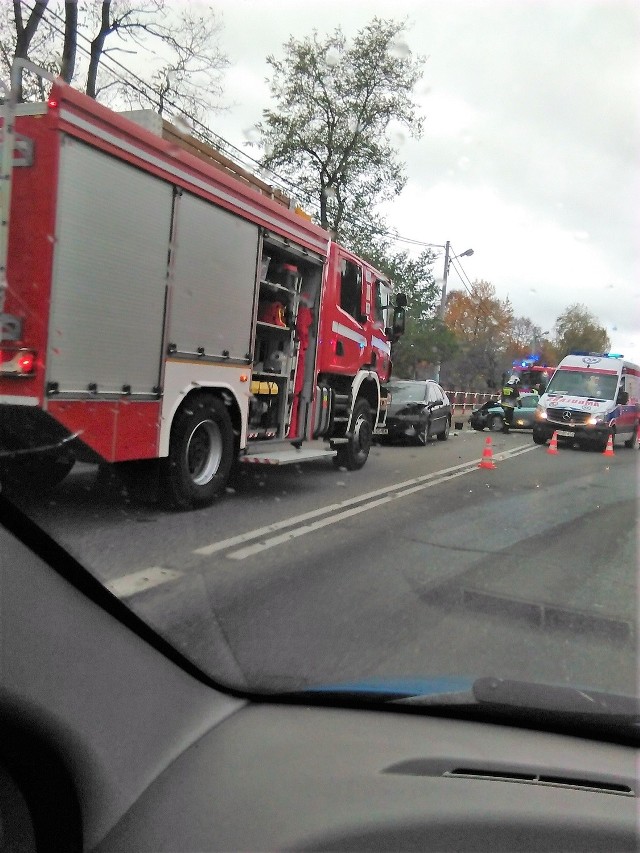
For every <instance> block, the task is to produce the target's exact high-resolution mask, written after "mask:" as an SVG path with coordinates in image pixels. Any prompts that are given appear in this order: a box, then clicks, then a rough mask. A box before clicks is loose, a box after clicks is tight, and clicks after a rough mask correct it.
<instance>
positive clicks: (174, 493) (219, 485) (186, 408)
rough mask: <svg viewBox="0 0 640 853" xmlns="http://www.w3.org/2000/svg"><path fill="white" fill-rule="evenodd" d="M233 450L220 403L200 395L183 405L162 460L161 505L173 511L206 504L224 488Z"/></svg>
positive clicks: (226, 414) (227, 418)
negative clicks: (167, 453)
mask: <svg viewBox="0 0 640 853" xmlns="http://www.w3.org/2000/svg"><path fill="white" fill-rule="evenodd" d="M233 447H234V442H233V426H232V424H231V418H230V417H229V413H228V412H227V408H226V406H225V404H224V403H223V401H222V400H220V399H219V398H218V397H215V396H213V395H212V394H202V395H200V396H198V397H195V398H193V399H191V400H188V401H186V402H185V403H184V405H183V406H182V408H181V409H179V411H178V413H177V414H176V416H175V419H174V421H173V426H172V427H171V439H170V443H169V455H168V457H167V459H166V460H163V472H162V473H163V477H162V486H163V489H162V495H163V498H164V500H165V502H166V503H168V505H169V506H170V507H172V508H174V509H191V508H193V507H199V506H206V505H207V504H210V503H211V502H212V501H213V500H214V499H215V498H216V497H217V496H218V495H219V494H220V493H221V492H222V491H223V490H224V487H225V485H226V484H227V480H228V478H229V473H230V471H231V465H232V462H233Z"/></svg>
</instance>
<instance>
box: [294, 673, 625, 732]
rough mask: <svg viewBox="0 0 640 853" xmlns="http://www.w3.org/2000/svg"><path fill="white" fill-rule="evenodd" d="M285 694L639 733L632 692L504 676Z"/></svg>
mask: <svg viewBox="0 0 640 853" xmlns="http://www.w3.org/2000/svg"><path fill="white" fill-rule="evenodd" d="M288 698H294V699H300V698H304V699H305V700H306V701H313V700H316V701H318V702H324V703H326V702H345V703H348V704H350V705H354V704H355V705H358V706H362V705H364V704H365V703H366V704H374V705H384V706H385V707H398V708H406V709H412V710H415V711H418V712H419V711H424V712H425V713H430V714H446V715H450V716H456V715H463V716H465V717H466V718H475V719H481V720H484V721H488V720H491V721H494V720H495V721H508V722H515V723H516V724H517V723H525V724H534V725H544V726H545V727H547V726H549V727H553V726H555V725H559V726H562V727H564V726H566V725H576V726H586V727H595V728H596V729H598V730H602V729H603V728H604V727H606V728H608V729H610V730H611V731H613V732H615V733H618V734H620V733H626V734H628V735H630V736H632V737H634V738H635V737H637V736H638V734H640V699H638V698H637V697H635V696H627V695H624V694H618V693H608V692H606V691H603V690H595V689H592V688H589V687H573V686H569V685H557V684H545V683H541V682H532V681H516V680H514V679H508V678H496V677H485V678H477V679H475V680H474V679H470V678H463V677H460V678H440V679H433V680H432V681H430V680H429V679H425V680H421V679H407V680H406V681H403V680H402V679H394V680H389V681H385V680H383V679H376V680H374V681H370V682H366V681H362V682H351V683H345V684H327V685H318V686H314V687H312V688H308V689H306V690H302V691H299V692H297V693H296V694H289V697H288Z"/></svg>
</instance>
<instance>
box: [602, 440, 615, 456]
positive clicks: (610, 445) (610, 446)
mask: <svg viewBox="0 0 640 853" xmlns="http://www.w3.org/2000/svg"><path fill="white" fill-rule="evenodd" d="M602 455H603V456H615V453H614V452H613V436H612V435H610V436H609V440H608V441H607V446H606V447H605V449H604V452H603V454H602Z"/></svg>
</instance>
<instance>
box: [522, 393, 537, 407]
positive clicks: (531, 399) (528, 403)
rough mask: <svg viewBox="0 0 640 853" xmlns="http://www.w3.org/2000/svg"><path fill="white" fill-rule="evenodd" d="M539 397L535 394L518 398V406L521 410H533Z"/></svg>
mask: <svg viewBox="0 0 640 853" xmlns="http://www.w3.org/2000/svg"><path fill="white" fill-rule="evenodd" d="M539 400H540V397H538V395H537V394H528V395H525V396H523V397H520V406H521V407H522V408H523V409H535V407H536V406H537V405H538V401H539Z"/></svg>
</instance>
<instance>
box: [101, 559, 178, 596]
mask: <svg viewBox="0 0 640 853" xmlns="http://www.w3.org/2000/svg"><path fill="white" fill-rule="evenodd" d="M182 574H183V573H182V572H176V571H174V570H173V569H163V568H162V566H151V567H150V568H148V569H142V570H141V571H139V572H133V573H132V574H130V575H124V577H121V578H115V579H114V580H111V581H107V583H105V586H106V588H107V589H108V590H110V591H111V592H112V593H113V594H114V595H115V596H117V597H118V598H129V597H130V596H132V595H135V594H136V593H137V592H144V591H145V590H147V589H151V588H152V587H154V586H160V584H163V583H167V581H173V580H176V579H177V578H179V577H181V576H182Z"/></svg>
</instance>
